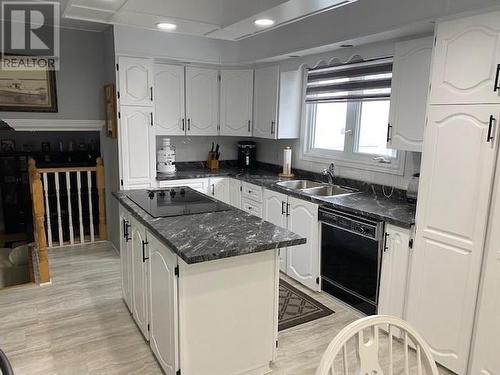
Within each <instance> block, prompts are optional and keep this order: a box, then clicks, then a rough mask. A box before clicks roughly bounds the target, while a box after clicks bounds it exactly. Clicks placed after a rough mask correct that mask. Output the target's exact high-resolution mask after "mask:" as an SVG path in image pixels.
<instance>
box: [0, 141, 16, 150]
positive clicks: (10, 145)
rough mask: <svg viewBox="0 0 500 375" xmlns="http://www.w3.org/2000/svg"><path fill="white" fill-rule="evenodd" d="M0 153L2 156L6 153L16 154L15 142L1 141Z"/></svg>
mask: <svg viewBox="0 0 500 375" xmlns="http://www.w3.org/2000/svg"><path fill="white" fill-rule="evenodd" d="M0 152H1V153H3V154H5V153H7V152H16V141H15V140H13V139H1V140H0Z"/></svg>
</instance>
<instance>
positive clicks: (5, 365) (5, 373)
mask: <svg viewBox="0 0 500 375" xmlns="http://www.w3.org/2000/svg"><path fill="white" fill-rule="evenodd" d="M0 373H1V374H2V375H14V371H12V366H11V365H10V362H9V360H8V359H7V356H6V355H5V353H4V352H3V351H2V350H0Z"/></svg>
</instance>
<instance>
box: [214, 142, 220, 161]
mask: <svg viewBox="0 0 500 375" xmlns="http://www.w3.org/2000/svg"><path fill="white" fill-rule="evenodd" d="M219 156H220V153H219V144H218V143H217V146H215V160H219Z"/></svg>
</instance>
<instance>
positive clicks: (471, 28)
mask: <svg viewBox="0 0 500 375" xmlns="http://www.w3.org/2000/svg"><path fill="white" fill-rule="evenodd" d="M499 64H500V12H499V11H495V12H489V13H486V14H481V15H477V16H472V17H467V18H461V19H458V20H453V21H448V22H442V23H440V24H439V25H438V26H437V32H436V46H435V48H434V58H433V73H432V80H431V83H432V86H431V94H430V104H465V103H470V104H473V103H477V104H481V103H484V104H494V103H500V92H499V91H500V90H499V89H498V86H499V77H498V73H499V69H500V65H499Z"/></svg>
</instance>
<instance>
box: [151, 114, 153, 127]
mask: <svg viewBox="0 0 500 375" xmlns="http://www.w3.org/2000/svg"><path fill="white" fill-rule="evenodd" d="M151 126H153V112H151Z"/></svg>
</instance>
